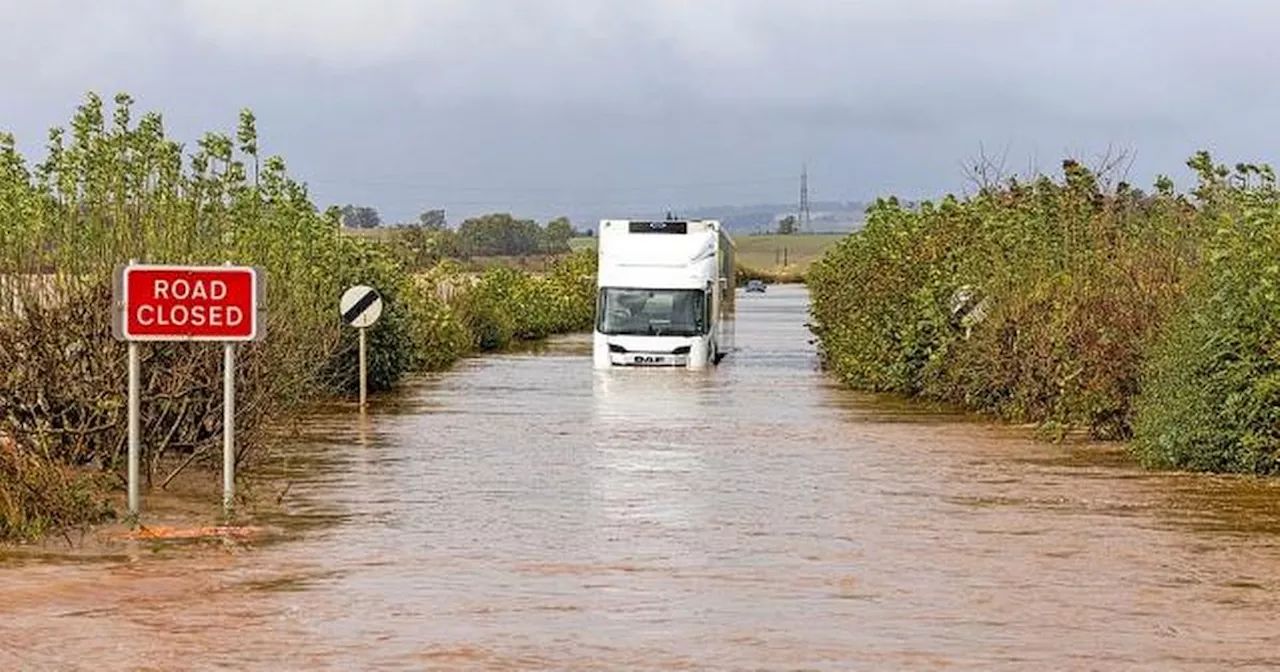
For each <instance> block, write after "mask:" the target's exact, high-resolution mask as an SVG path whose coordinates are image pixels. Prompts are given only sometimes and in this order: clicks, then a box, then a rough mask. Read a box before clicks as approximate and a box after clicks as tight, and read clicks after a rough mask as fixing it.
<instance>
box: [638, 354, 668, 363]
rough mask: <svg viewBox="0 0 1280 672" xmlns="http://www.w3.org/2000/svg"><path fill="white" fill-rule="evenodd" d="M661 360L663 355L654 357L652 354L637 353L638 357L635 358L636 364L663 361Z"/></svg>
mask: <svg viewBox="0 0 1280 672" xmlns="http://www.w3.org/2000/svg"><path fill="white" fill-rule="evenodd" d="M661 361H662V358H661V357H653V356H651V355H636V358H635V363H636V364H657V363H658V362H661Z"/></svg>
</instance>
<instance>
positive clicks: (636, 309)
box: [593, 219, 736, 369]
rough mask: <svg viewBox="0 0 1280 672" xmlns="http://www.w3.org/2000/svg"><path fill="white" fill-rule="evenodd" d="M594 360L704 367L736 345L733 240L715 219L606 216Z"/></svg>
mask: <svg viewBox="0 0 1280 672" xmlns="http://www.w3.org/2000/svg"><path fill="white" fill-rule="evenodd" d="M596 241H597V245H598V246H599V252H598V253H599V261H600V264H599V270H598V272H597V275H598V279H597V286H598V288H599V294H598V296H597V300H596V324H595V337H594V343H593V347H594V349H593V361H594V366H595V368H597V369H608V368H610V367H614V366H675V367H687V368H690V369H703V368H706V367H707V366H708V365H709V364H718V363H720V360H721V359H722V358H723V357H724V356H725V355H727V354H729V353H730V352H731V351H732V350H733V347H734V346H733V305H734V292H735V287H736V284H735V282H734V246H733V241H732V240H731V239H730V238H729V236H728V235H727V234H726V233H725V232H724V230H723V229H722V227H721V226H720V222H718V221H715V220H681V219H667V220H663V221H636V220H625V219H622V220H618V219H606V220H602V221H601V222H600V230H599V232H598V236H597V238H596Z"/></svg>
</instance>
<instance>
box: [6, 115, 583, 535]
mask: <svg viewBox="0 0 1280 672" xmlns="http://www.w3.org/2000/svg"><path fill="white" fill-rule="evenodd" d="M115 102H116V107H115V110H114V114H112V115H111V118H110V119H108V117H107V114H106V113H105V111H104V104H103V101H102V100H101V99H100V98H99V97H98V96H96V95H94V94H90V95H89V96H88V98H87V100H86V102H85V103H84V104H83V105H81V106H80V107H79V108H78V109H77V111H76V114H75V116H74V118H73V119H72V123H71V126H70V132H69V133H68V132H67V131H66V130H64V129H54V130H52V131H51V132H50V135H49V144H48V154H47V157H46V159H45V161H44V162H42V163H40V164H38V165H35V166H34V167H32V166H29V165H28V164H27V163H26V162H25V160H24V159H23V158H22V157H21V156H20V155H19V153H18V152H17V150H16V148H15V142H14V139H13V138H12V137H11V136H8V135H2V134H0V443H3V444H4V445H5V446H7V450H8V451H9V452H8V453H7V454H6V455H7V457H5V460H7V461H5V462H4V463H3V465H0V469H3V470H4V471H3V474H0V475H3V476H4V481H5V485H4V487H0V503H3V504H4V505H5V507H7V508H6V510H5V512H4V516H3V517H4V520H5V521H6V522H5V523H4V524H5V527H4V528H2V529H0V538H3V537H5V536H9V535H11V534H17V533H18V532H20V531H22V530H32V529H36V528H40V529H43V526H44V524H45V522H50V523H53V522H56V523H57V524H59V525H61V524H74V523H77V522H89V521H92V520H94V519H96V517H97V515H98V510H97V508H95V507H94V506H88V505H84V500H83V498H81V497H80V495H79V494H78V493H80V492H81V491H82V490H83V488H84V487H86V486H84V483H86V482H90V481H82V480H79V479H78V477H77V478H76V479H72V478H70V477H68V478H66V479H62V480H59V479H58V478H55V476H56V475H57V474H61V473H62V472H61V471H60V470H61V469H63V468H64V467H73V468H79V469H82V470H88V471H87V472H86V473H90V474H92V473H93V472H95V471H96V472H97V473H100V474H103V475H114V478H113V479H111V478H109V479H107V480H108V482H112V483H115V484H119V483H123V478H122V477H121V474H122V473H123V469H124V464H123V459H124V445H125V437H126V434H127V427H126V424H127V422H126V421H127V418H126V409H125V390H126V380H127V366H126V360H127V348H126V346H125V345H124V344H123V343H120V342H118V341H116V340H114V339H113V338H112V335H111V326H110V325H111V317H112V301H111V287H112V277H113V272H114V270H115V269H116V267H117V266H118V265H119V264H121V263H122V262H125V261H126V260H129V259H136V260H138V261H139V262H142V263H149V262H158V263H174V264H188V263H191V264H220V263H223V262H226V261H229V262H233V263H236V264H252V265H256V266H259V267H261V268H263V269H264V270H265V272H266V292H265V293H266V301H267V315H268V317H267V324H266V332H267V338H266V339H265V340H264V341H261V342H257V343H246V344H241V345H240V346H239V354H238V361H237V365H238V367H237V369H238V370H237V378H238V389H237V406H236V412H237V415H236V423H237V438H238V440H239V442H240V444H241V446H242V453H241V459H245V458H247V457H249V456H251V455H252V454H253V452H254V448H255V447H257V446H258V445H259V444H260V443H261V440H262V439H263V437H264V433H263V432H264V430H265V429H267V425H268V423H269V422H271V421H272V420H273V419H276V418H280V417H282V416H284V415H285V414H287V413H288V412H290V411H291V410H292V409H294V408H296V407H297V406H298V405H299V404H303V403H306V402H307V401H309V400H311V399H315V398H317V397H318V396H320V395H325V394H329V393H333V392H339V393H342V392H347V391H350V390H352V389H354V386H355V385H356V383H357V376H356V374H355V369H356V366H357V362H356V345H355V344H356V337H355V332H354V330H352V329H350V328H346V327H344V326H343V325H342V324H341V320H340V317H339V314H338V307H337V304H338V299H339V297H340V295H341V293H342V291H343V290H345V289H346V288H347V287H348V286H350V285H352V284H356V283H363V284H369V285H372V286H374V287H376V288H378V289H379V290H380V291H381V292H382V294H383V296H384V300H385V304H384V311H383V315H382V318H381V319H380V320H379V322H378V323H377V324H376V325H375V326H374V327H372V328H371V329H370V332H369V334H368V336H369V338H370V341H371V342H370V354H371V362H370V363H371V367H370V373H371V376H370V383H371V386H372V388H373V389H375V390H380V389H387V388H389V387H390V386H392V385H393V384H395V382H397V381H398V380H400V379H402V378H403V377H404V376H405V375H406V374H408V373H410V372H413V371H418V370H425V369H433V368H440V367H443V366H447V365H448V364H449V363H451V362H453V361H454V360H456V359H457V357H459V356H461V355H463V354H465V352H467V351H468V350H470V349H471V348H472V347H473V345H480V346H483V347H486V348H488V347H493V346H495V345H505V343H506V342H509V340H510V339H511V338H532V337H539V336H542V335H546V334H547V333H550V332H552V331H556V330H564V329H567V328H572V326H573V325H574V324H577V323H578V322H579V321H580V317H581V315H582V311H583V306H582V305H581V304H580V299H576V298H573V297H577V296H578V295H577V294H573V295H572V296H560V295H549V294H548V293H549V292H551V293H554V292H561V291H565V290H567V289H573V290H574V291H577V290H578V289H579V288H578V287H577V286H572V285H569V284H566V283H565V282H564V280H563V278H560V279H556V278H559V276H557V275H556V274H554V273H553V274H552V279H550V280H543V279H536V280H535V279H533V278H531V277H529V276H526V275H523V274H519V273H500V272H495V273H494V274H492V276H490V277H486V279H485V280H484V281H482V282H481V283H480V285H479V286H478V287H477V288H476V289H475V291H469V290H466V287H465V285H466V284H467V283H466V282H465V281H463V280H461V279H460V278H461V276H460V272H459V271H458V270H457V268H456V267H455V266H452V265H449V264H442V265H440V266H438V267H437V268H436V269H434V270H433V271H432V272H431V273H428V274H427V276H426V277H425V278H423V277H414V276H411V275H410V274H409V273H407V272H406V270H405V269H404V267H403V265H402V263H401V261H400V260H398V259H397V258H395V257H394V256H392V255H394V254H395V251H394V250H388V249H386V248H385V247H382V246H379V245H378V244H376V243H369V242H365V241H361V240H358V239H353V238H349V237H346V236H343V235H341V233H340V230H339V216H340V211H339V210H338V209H337V208H331V209H330V210H329V211H327V212H325V213H320V212H318V211H317V210H316V208H315V206H314V205H312V203H311V202H310V200H309V199H308V195H307V192H306V189H305V188H304V187H303V186H302V185H300V184H299V183H297V182H295V181H293V180H292V179H291V178H289V177H288V175H287V174H286V171H285V164H284V161H283V160H282V159H280V158H278V157H266V158H264V157H262V156H260V153H259V148H258V138H257V134H256V130H255V119H254V117H253V115H252V113H250V112H249V111H244V112H242V113H241V115H240V124H239V128H238V130H237V132H236V133H235V137H234V138H232V137H230V136H227V135H224V134H218V133H210V134H207V135H205V136H204V137H203V138H202V139H201V140H200V142H199V143H198V144H197V148H196V150H195V151H194V152H193V153H192V154H191V155H190V156H186V157H184V153H183V148H182V147H181V146H180V145H179V144H178V143H176V142H174V141H173V140H170V139H168V138H167V137H166V135H165V132H164V127H163V123H162V120H161V117H160V116H159V115H158V114H146V115H144V116H143V117H142V118H141V119H140V120H138V121H137V123H133V120H132V110H131V108H132V102H133V101H132V100H131V99H130V98H129V97H128V96H127V95H124V94H121V95H119V96H117V97H116V100H115ZM557 283H558V284H557ZM445 287H454V288H458V287H461V288H462V291H461V292H460V293H458V294H456V295H454V296H452V297H450V296H444V295H443V294H445V293H444V292H443V288H445ZM585 305H586V307H587V310H590V305H591V299H590V297H588V298H587V299H586V304H585ZM588 323H589V320H588ZM139 351H140V357H141V360H142V374H143V378H142V417H141V429H142V435H143V437H144V441H143V444H142V445H143V456H142V457H143V464H144V466H145V472H144V473H145V476H146V478H147V479H148V481H149V482H150V480H151V478H152V476H153V475H154V474H155V473H156V471H157V469H158V468H159V467H160V466H161V465H162V462H163V461H165V460H166V459H167V458H184V460H185V458H188V457H190V458H192V459H197V460H204V459H208V458H212V457H213V456H215V455H217V454H218V452H219V451H218V450H217V447H218V445H219V443H220V439H221V433H222V428H221V422H222V418H221V405H222V390H221V384H222V374H221V357H220V356H219V349H218V347H217V346H216V345H213V344H201V343H194V344H193V343H142V344H140V345H139ZM36 450H38V451H39V458H36V457H34V455H35V454H34V453H33V452H32V451H36ZM91 482H92V483H98V484H100V483H101V482H102V481H100V480H92V479H91ZM33 487H34V488H36V490H39V491H40V492H39V493H38V494H39V497H38V498H36V499H32V498H31V497H28V496H26V495H23V494H22V493H29V492H30V491H31V489H32V488H33ZM49 488H53V490H49V491H47V492H46V490H48V489H49ZM42 521H43V522H42Z"/></svg>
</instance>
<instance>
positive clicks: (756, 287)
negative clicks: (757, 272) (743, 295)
mask: <svg viewBox="0 0 1280 672" xmlns="http://www.w3.org/2000/svg"><path fill="white" fill-rule="evenodd" d="M746 291H748V292H764V280H748V281H747V290H746Z"/></svg>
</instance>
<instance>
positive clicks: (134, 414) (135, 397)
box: [129, 341, 142, 516]
mask: <svg viewBox="0 0 1280 672" xmlns="http://www.w3.org/2000/svg"><path fill="white" fill-rule="evenodd" d="M139 368H140V365H139V362H138V344H137V342H135V341H129V515H131V516H136V515H138V510H139V505H138V471H139V469H138V463H139V462H140V460H141V458H140V457H139V454H138V453H139V452H140V450H139V448H140V446H139V443H141V442H140V441H139V437H138V435H139V434H140V433H141V432H140V427H139V425H140V424H141V423H140V421H139V418H138V416H139V415H141V413H140V411H141V410H142V409H141V406H142V404H141V403H140V399H139V397H140V396H142V395H141V390H140V389H139V388H140V387H141V386H142V385H141V382H140V381H139V378H141V375H140V374H141V372H140V371H139V370H138V369H139Z"/></svg>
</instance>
